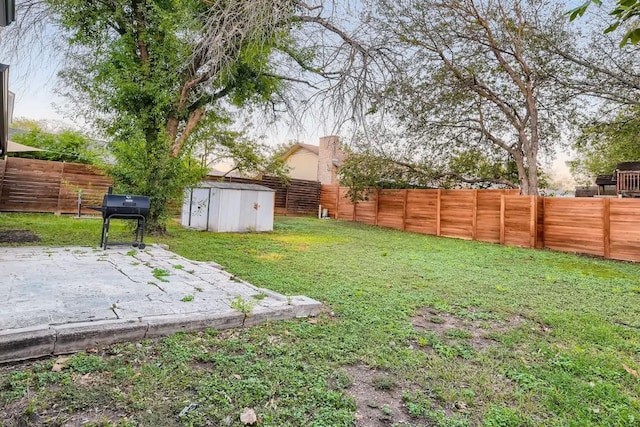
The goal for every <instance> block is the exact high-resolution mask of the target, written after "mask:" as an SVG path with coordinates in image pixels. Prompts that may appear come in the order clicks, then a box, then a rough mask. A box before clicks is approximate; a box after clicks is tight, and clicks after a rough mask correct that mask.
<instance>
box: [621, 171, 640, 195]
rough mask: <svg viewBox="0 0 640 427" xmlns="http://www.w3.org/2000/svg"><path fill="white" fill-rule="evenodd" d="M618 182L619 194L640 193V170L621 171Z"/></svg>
mask: <svg viewBox="0 0 640 427" xmlns="http://www.w3.org/2000/svg"><path fill="white" fill-rule="evenodd" d="M617 182H618V184H617V191H618V194H624V193H640V172H637V171H620V172H618V181H617Z"/></svg>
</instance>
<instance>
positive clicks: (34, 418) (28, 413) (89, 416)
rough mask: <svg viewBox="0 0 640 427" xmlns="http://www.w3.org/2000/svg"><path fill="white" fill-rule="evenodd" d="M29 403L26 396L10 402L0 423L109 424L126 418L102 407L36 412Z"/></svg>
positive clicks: (59, 426) (0, 415)
mask: <svg viewBox="0 0 640 427" xmlns="http://www.w3.org/2000/svg"><path fill="white" fill-rule="evenodd" d="M31 405H32V403H31V402H30V401H29V399H28V398H26V397H24V398H22V399H20V400H17V401H15V402H12V403H10V404H9V405H7V406H6V407H5V408H3V410H2V412H1V413H0V425H2V426H5V427H22V426H37V425H48V426H56V427H80V426H83V425H86V424H87V423H96V424H100V425H107V424H108V425H111V424H113V423H117V422H118V421H120V420H122V419H124V418H126V417H125V415H124V414H121V413H117V412H114V411H111V410H109V409H102V408H96V409H91V410H87V411H82V412H73V413H70V412H69V411H68V410H66V409H65V408H55V407H53V408H49V409H47V410H45V411H40V412H39V413H36V412H35V411H33V410H32V408H31Z"/></svg>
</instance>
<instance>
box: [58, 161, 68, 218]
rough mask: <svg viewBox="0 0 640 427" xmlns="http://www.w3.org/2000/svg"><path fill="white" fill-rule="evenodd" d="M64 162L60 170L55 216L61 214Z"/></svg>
mask: <svg viewBox="0 0 640 427" xmlns="http://www.w3.org/2000/svg"><path fill="white" fill-rule="evenodd" d="M65 163H66V162H62V168H61V169H60V188H59V189H58V206H57V208H56V212H55V214H56V215H61V214H62V207H63V206H62V205H63V203H62V190H63V189H64V181H65V180H64V165H65Z"/></svg>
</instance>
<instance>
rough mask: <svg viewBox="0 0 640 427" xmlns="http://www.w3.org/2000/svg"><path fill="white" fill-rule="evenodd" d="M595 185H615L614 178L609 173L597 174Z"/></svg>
mask: <svg viewBox="0 0 640 427" xmlns="http://www.w3.org/2000/svg"><path fill="white" fill-rule="evenodd" d="M596 185H616V180H615V179H614V177H613V176H611V175H598V177H597V178H596Z"/></svg>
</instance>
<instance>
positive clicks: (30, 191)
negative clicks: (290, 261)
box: [0, 157, 320, 215]
mask: <svg viewBox="0 0 640 427" xmlns="http://www.w3.org/2000/svg"><path fill="white" fill-rule="evenodd" d="M208 179H210V180H219V179H221V178H220V177H213V176H211V177H209V178H208ZM225 180H227V181H234V182H247V183H252V184H260V185H264V186H266V187H269V188H272V189H274V190H276V200H275V212H276V213H278V214H285V215H316V214H317V212H318V203H319V199H320V183H319V182H317V181H305V180H300V179H292V180H290V182H289V183H288V185H284V184H282V183H281V182H280V180H279V179H278V178H277V177H274V176H266V175H265V176H263V177H262V179H261V180H252V179H242V178H226V179H225ZM111 185H113V181H112V180H111V179H110V178H109V177H107V176H105V175H104V174H102V172H101V171H100V170H99V169H98V168H96V167H95V166H90V165H83V164H78V163H64V162H52V161H47V160H31V159H21V158H17V157H7V158H6V159H5V160H0V211H4V212H52V213H58V214H66V213H76V212H77V209H78V207H77V203H78V192H79V191H80V190H81V191H82V206H83V207H82V214H95V215H99V214H100V212H98V211H94V210H91V209H87V208H86V206H91V205H98V206H99V205H101V204H102V197H103V196H104V194H105V193H106V192H107V189H108V188H109V186H111ZM181 203H182V201H176V202H175V203H172V204H171V205H170V211H171V212H172V213H174V214H179V212H180V210H181Z"/></svg>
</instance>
